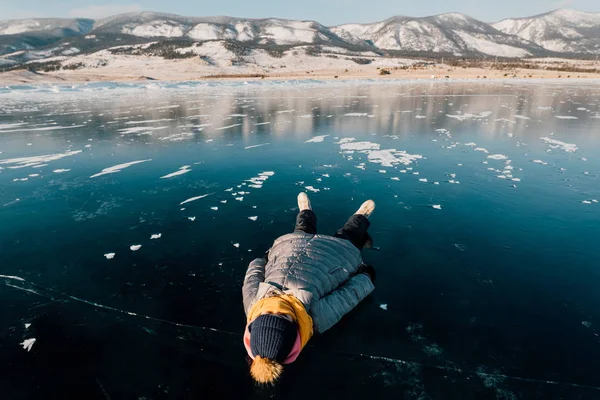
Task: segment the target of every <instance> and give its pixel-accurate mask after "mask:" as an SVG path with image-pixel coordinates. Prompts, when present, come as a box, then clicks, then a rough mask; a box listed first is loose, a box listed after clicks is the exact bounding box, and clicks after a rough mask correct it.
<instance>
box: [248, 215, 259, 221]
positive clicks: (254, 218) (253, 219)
mask: <svg viewBox="0 0 600 400" xmlns="http://www.w3.org/2000/svg"><path fill="white" fill-rule="evenodd" d="M248 219H249V220H250V221H256V220H257V219H258V217H257V216H253V217H248Z"/></svg>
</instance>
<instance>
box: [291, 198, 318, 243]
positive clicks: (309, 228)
mask: <svg viewBox="0 0 600 400" xmlns="http://www.w3.org/2000/svg"><path fill="white" fill-rule="evenodd" d="M298 208H299V209H300V212H299V213H298V216H297V217H296V227H295V228H294V232H304V233H309V234H311V235H316V234H317V216H316V214H315V213H314V212H313V210H312V207H311V205H310V200H309V199H308V196H307V195H306V193H304V192H302V193H300V194H299V195H298Z"/></svg>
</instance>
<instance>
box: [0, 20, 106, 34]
mask: <svg viewBox="0 0 600 400" xmlns="http://www.w3.org/2000/svg"><path fill="white" fill-rule="evenodd" d="M93 25H94V21H93V20H90V19H58V18H38V19H12V20H11V19H9V20H0V35H18V34H22V33H31V32H46V33H51V34H58V33H60V32H63V34H64V35H65V36H66V35H67V34H72V35H74V34H85V33H87V32H89V31H90V30H91V29H92V27H93Z"/></svg>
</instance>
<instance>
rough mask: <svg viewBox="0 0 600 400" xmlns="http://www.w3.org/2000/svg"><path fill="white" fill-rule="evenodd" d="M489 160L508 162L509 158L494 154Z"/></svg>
mask: <svg viewBox="0 0 600 400" xmlns="http://www.w3.org/2000/svg"><path fill="white" fill-rule="evenodd" d="M487 158H489V159H491V160H507V159H508V157H507V156H505V155H504V154H492V155H489V156H488V157H487Z"/></svg>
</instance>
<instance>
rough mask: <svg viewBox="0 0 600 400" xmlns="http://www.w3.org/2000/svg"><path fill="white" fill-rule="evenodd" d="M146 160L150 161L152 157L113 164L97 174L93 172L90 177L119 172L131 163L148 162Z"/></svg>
mask: <svg viewBox="0 0 600 400" xmlns="http://www.w3.org/2000/svg"><path fill="white" fill-rule="evenodd" d="M148 161H152V159H149V160H139V161H131V162H128V163H123V164H118V165H115V166H113V167H108V168H104V169H103V170H102V171H101V172H98V173H97V174H94V175H92V176H90V178H96V177H98V176H102V175H108V174H114V173H116V172H121V171H122V170H123V169H125V168H129V167H131V166H132V165H136V164H141V163H145V162H148Z"/></svg>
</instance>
